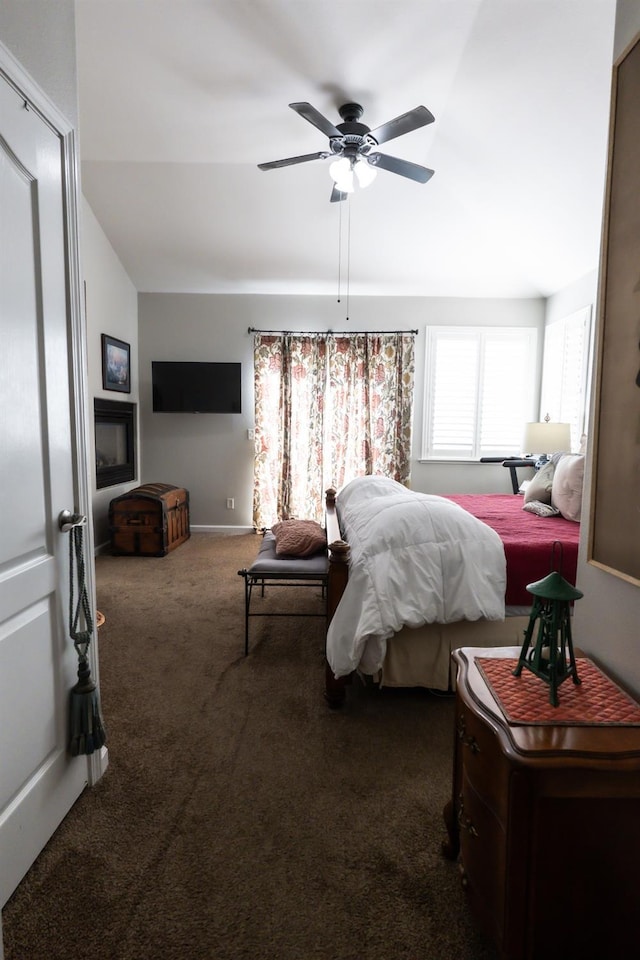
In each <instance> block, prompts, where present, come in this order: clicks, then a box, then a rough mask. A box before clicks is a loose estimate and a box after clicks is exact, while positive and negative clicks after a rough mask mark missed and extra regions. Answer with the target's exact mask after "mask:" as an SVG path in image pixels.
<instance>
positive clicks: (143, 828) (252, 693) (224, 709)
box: [3, 534, 495, 960]
mask: <svg viewBox="0 0 640 960" xmlns="http://www.w3.org/2000/svg"><path fill="white" fill-rule="evenodd" d="M258 545H259V541H258V538H257V537H256V536H255V535H253V534H247V535H243V536H221V535H213V534H194V535H192V537H191V539H190V540H189V541H188V542H187V543H185V544H183V545H182V546H181V547H179V548H178V549H177V550H175V551H173V552H172V553H170V554H169V555H168V556H167V557H163V558H138V557H111V556H101V557H98V558H97V560H96V577H97V595H98V607H99V609H100V610H101V611H102V612H103V613H104V614H105V616H106V623H105V625H104V627H102V628H101V630H100V637H99V643H100V679H101V691H102V707H103V713H104V717H105V723H106V726H107V733H108V747H109V767H108V770H107V772H106V774H105V776H104V777H103V778H102V780H101V781H100V782H99V783H98V785H97V786H96V787H94V788H93V789H88V790H86V791H85V792H84V794H83V795H82V797H81V798H80V800H79V801H78V803H77V804H76V805H75V807H74V808H73V809H72V811H71V812H70V813H69V815H68V816H67V818H66V819H65V821H64V822H63V824H62V825H61V827H60V829H59V830H58V831H57V833H56V834H55V836H54V837H53V838H52V840H51V841H50V842H49V844H48V845H47V847H46V848H45V850H44V851H43V852H42V854H41V855H40V857H39V858H38V860H37V861H36V863H35V864H34V866H33V868H32V869H31V871H30V872H29V874H28V875H27V877H26V878H25V880H24V881H23V883H22V884H21V885H20V887H19V888H18V890H17V891H16V892H15V894H14V896H13V897H12V898H11V900H10V901H9V903H8V904H7V905H6V907H5V910H4V912H3V933H4V949H5V958H6V960H85V958H86V960H134V958H136V960H165V958H175V960H239V958H246V960H449V958H451V960H494V956H495V955H494V953H493V951H492V950H491V948H490V947H489V946H488V945H487V944H486V943H485V942H484V940H483V939H482V938H481V936H480V934H479V933H478V932H477V930H476V928H475V925H474V923H473V920H472V918H471V917H470V916H469V913H468V910H467V907H466V904H465V900H464V893H463V891H462V889H461V885H460V879H459V873H458V867H457V865H456V864H454V863H451V862H449V861H447V860H446V859H444V858H443V856H442V855H441V850H440V845H441V843H442V841H443V840H444V839H445V830H444V825H443V820H442V808H443V805H444V803H445V802H446V800H447V799H448V797H449V793H450V790H451V759H452V744H453V701H452V700H451V699H450V698H447V697H442V696H435V695H433V694H430V693H428V692H427V691H392V690H387V691H385V690H382V691H381V690H378V689H377V688H376V687H375V686H372V685H365V684H362V683H361V682H360V681H358V682H356V683H354V684H353V685H352V686H351V688H350V689H349V693H348V698H347V703H346V705H345V707H344V708H343V709H342V710H340V711H331V710H329V709H328V708H327V706H326V704H325V702H324V699H323V678H324V661H323V650H324V647H323V637H324V634H323V629H324V624H323V622H322V621H321V620H315V619H308V618H305V619H303V618H297V619H296V618H265V619H263V618H254V619H253V620H252V622H251V628H250V629H251V648H250V654H249V656H248V657H247V658H245V657H244V656H243V638H244V615H243V581H242V578H241V577H239V576H238V575H237V571H238V570H239V569H240V568H242V567H246V566H249V565H250V564H251V562H252V561H253V559H254V557H255V555H256V553H257V549H258ZM259 602H261V603H268V604H273V603H275V604H276V606H277V607H278V608H282V606H283V604H284V603H285V602H287V603H290V604H291V607H290V608H291V609H314V605H315V607H317V608H318V610H320V609H321V599H320V597H319V591H318V590H317V588H316V589H309V588H307V589H304V590H299V589H296V590H293V589H292V590H289V589H287V590H272V591H271V592H270V594H268V596H267V598H266V600H265V601H259Z"/></svg>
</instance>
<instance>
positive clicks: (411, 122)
mask: <svg viewBox="0 0 640 960" xmlns="http://www.w3.org/2000/svg"><path fill="white" fill-rule="evenodd" d="M434 120H435V117H434V115H433V114H432V113H431V111H430V110H427V108H426V107H415V108H414V109H413V110H409V111H408V112H407V113H403V114H402V115H401V116H399V117H396V118H395V120H389V122H388V123H383V124H382V125H381V126H379V127H376V128H375V130H371V131H370V132H369V136H371V137H373V138H374V140H375V141H376V142H377V143H386V142H387V141H388V140H393V139H394V138H395V137H400V136H402V134H404V133H411V131H412V130H417V129H418V127H426V125H427V124H428V123H433V121H434Z"/></svg>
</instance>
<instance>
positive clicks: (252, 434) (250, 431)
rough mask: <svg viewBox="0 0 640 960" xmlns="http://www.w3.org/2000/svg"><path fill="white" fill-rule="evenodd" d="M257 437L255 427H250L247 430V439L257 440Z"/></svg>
mask: <svg viewBox="0 0 640 960" xmlns="http://www.w3.org/2000/svg"><path fill="white" fill-rule="evenodd" d="M255 438H256V432H255V430H254V429H253V427H249V429H248V430H247V440H255Z"/></svg>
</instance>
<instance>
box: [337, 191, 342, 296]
mask: <svg viewBox="0 0 640 960" xmlns="http://www.w3.org/2000/svg"><path fill="white" fill-rule="evenodd" d="M341 267H342V204H340V206H339V207H338V303H340V283H341V275H340V268H341Z"/></svg>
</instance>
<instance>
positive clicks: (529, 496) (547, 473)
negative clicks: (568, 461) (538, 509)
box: [524, 460, 556, 503]
mask: <svg viewBox="0 0 640 960" xmlns="http://www.w3.org/2000/svg"><path fill="white" fill-rule="evenodd" d="M555 469H556V465H555V462H554V461H553V460H549V462H548V463H545V465H544V467H540V469H539V470H538V472H537V473H535V474H534V475H533V478H532V479H531V481H530V482H529V485H528V487H527V489H526V490H525V492H524V502H525V503H530V502H531V501H532V500H537V501H538V502H540V503H551V488H552V486H553V474H554V472H555Z"/></svg>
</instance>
